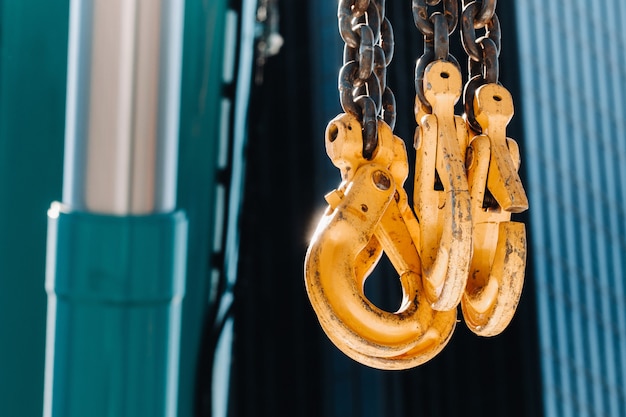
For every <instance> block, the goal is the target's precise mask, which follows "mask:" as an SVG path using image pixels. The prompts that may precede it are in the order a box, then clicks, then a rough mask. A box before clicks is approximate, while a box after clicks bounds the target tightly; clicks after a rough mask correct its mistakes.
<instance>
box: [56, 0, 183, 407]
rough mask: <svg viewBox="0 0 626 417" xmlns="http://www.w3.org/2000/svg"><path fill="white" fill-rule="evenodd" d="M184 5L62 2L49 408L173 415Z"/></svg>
mask: <svg viewBox="0 0 626 417" xmlns="http://www.w3.org/2000/svg"><path fill="white" fill-rule="evenodd" d="M182 31H183V0H150V1H144V0H72V1H71V5H70V29H69V48H68V78H67V104H66V136H65V162H64V178H63V199H62V203H59V202H55V203H53V204H52V207H51V208H50V210H49V211H48V243H47V265H46V291H47V294H48V320H47V340H46V361H45V362H46V369H45V383H44V416H45V417H79V416H81V417H83V416H89V417H111V416H115V417H131V416H133V417H134V416H144V415H145V416H151V417H152V416H163V417H174V416H176V415H177V408H178V404H177V394H178V366H179V365H178V363H179V346H180V332H181V330H180V326H181V303H182V298H183V295H184V287H185V265H186V256H187V246H186V243H187V219H186V215H185V214H184V213H183V212H182V211H179V210H176V180H177V178H176V177H177V175H176V172H177V157H178V124H179V112H180V106H179V97H180V71H181V55H182Z"/></svg>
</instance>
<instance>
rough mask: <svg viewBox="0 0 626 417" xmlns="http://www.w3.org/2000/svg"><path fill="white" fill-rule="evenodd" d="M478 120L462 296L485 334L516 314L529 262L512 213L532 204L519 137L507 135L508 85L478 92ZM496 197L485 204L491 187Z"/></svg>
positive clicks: (472, 324)
mask: <svg viewBox="0 0 626 417" xmlns="http://www.w3.org/2000/svg"><path fill="white" fill-rule="evenodd" d="M474 105H475V113H476V117H477V120H478V121H479V123H480V124H481V127H482V128H483V134H482V135H478V136H475V137H474V138H473V139H472V141H471V142H470V148H469V151H468V158H467V160H468V170H467V173H468V182H469V186H470V195H471V200H472V219H473V224H474V229H473V233H474V239H473V241H474V253H473V256H472V262H471V267H470V275H469V279H468V282H467V287H466V290H465V294H464V296H463V299H462V301H461V308H462V311H463V317H464V318H465V322H466V324H467V326H468V327H469V328H470V329H471V330H472V331H473V332H474V333H476V334H478V335H481V336H494V335H497V334H499V333H501V332H502V331H503V330H504V329H505V328H506V327H507V326H508V324H509V323H510V321H511V320H512V318H513V315H514V314H515V310H516V308H517V304H518V302H519V298H520V295H521V292H522V287H523V283H524V272H525V268H526V229H525V226H524V224H523V223H518V222H512V221H510V220H511V213H512V212H519V211H522V210H525V209H527V208H528V200H527V198H526V194H525V192H524V188H523V186H522V184H521V181H520V179H519V176H518V173H517V172H518V169H519V164H520V153H519V148H518V146H517V143H516V142H515V141H514V140H513V139H508V138H507V137H506V126H507V124H508V123H509V121H510V119H511V117H512V116H513V102H512V98H511V96H510V94H509V93H508V91H507V90H506V89H505V88H504V87H502V86H499V85H497V84H487V85H484V86H482V87H480V88H479V89H478V90H477V92H476V98H475V101H474ZM487 190H488V191H489V193H490V194H491V195H492V196H493V197H494V199H495V202H491V203H490V204H487V205H485V204H484V200H485V195H486V191H487Z"/></svg>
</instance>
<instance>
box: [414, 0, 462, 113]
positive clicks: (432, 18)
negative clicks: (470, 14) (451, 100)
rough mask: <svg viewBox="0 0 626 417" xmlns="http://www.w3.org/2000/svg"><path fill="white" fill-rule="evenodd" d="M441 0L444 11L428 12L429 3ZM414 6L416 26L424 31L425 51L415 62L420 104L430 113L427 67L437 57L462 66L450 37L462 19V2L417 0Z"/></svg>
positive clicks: (416, 90)
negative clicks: (455, 54)
mask: <svg viewBox="0 0 626 417" xmlns="http://www.w3.org/2000/svg"><path fill="white" fill-rule="evenodd" d="M440 3H441V5H442V10H441V11H434V12H432V13H429V12H428V9H429V6H431V7H432V6H437V5H438V4H440ZM412 10H413V21H414V22H415V26H416V27H417V29H419V31H420V32H421V33H422V35H424V53H423V54H422V56H421V57H420V58H419V59H418V60H417V64H416V65H415V92H416V95H417V103H416V104H418V105H420V106H421V107H422V109H423V110H424V111H425V112H426V113H431V112H432V107H431V105H430V103H429V102H428V100H427V99H426V97H425V96H424V85H423V81H424V70H425V69H426V67H427V66H428V64H430V63H431V62H433V61H436V60H445V61H449V62H452V63H454V64H455V65H456V66H457V67H459V68H460V66H459V64H458V62H457V60H456V58H455V57H454V56H453V55H451V54H450V41H449V39H450V35H452V33H454V31H455V29H456V27H457V24H458V21H459V4H458V0H413V3H412ZM416 114H418V112H417V111H416ZM418 123H419V121H418Z"/></svg>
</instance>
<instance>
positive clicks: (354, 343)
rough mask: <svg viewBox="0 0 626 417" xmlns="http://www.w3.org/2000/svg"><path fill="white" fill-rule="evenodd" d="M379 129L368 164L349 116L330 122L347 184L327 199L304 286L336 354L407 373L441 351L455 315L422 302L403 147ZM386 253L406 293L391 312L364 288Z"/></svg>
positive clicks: (334, 154) (332, 148) (331, 145)
mask: <svg viewBox="0 0 626 417" xmlns="http://www.w3.org/2000/svg"><path fill="white" fill-rule="evenodd" d="M379 130H380V133H379V138H380V146H379V148H380V149H379V150H378V151H377V152H376V153H375V156H374V158H373V160H372V161H371V162H370V161H366V160H364V159H363V158H362V156H361V155H362V154H361V146H360V144H362V142H361V141H360V138H358V136H359V134H360V127H359V124H358V121H356V119H355V118H354V117H352V116H350V115H341V116H340V117H338V118H336V119H335V120H333V121H332V122H331V123H330V124H329V128H328V129H327V149H328V153H329V156H331V159H332V160H333V162H334V163H335V165H337V166H338V167H340V169H341V171H342V177H343V179H344V181H343V182H342V184H341V185H340V187H339V189H337V190H335V191H333V192H332V193H330V194H329V195H328V196H327V201H328V202H329V205H330V207H329V208H328V209H327V211H326V213H325V215H324V216H323V217H322V219H321V221H320V223H319V224H318V227H317V230H316V232H315V234H314V236H313V239H312V240H311V243H310V246H309V248H308V250H307V254H306V258H305V283H306V288H307V294H308V295H309V298H310V301H311V304H312V306H313V308H314V310H315V312H316V314H317V316H318V320H319V322H320V325H321V326H322V328H323V329H324V331H325V332H326V334H327V336H328V337H329V338H330V339H331V340H332V341H333V343H335V345H336V346H337V347H338V348H339V349H340V350H342V351H343V352H344V353H345V354H346V355H348V356H349V357H351V358H353V359H355V360H357V361H359V362H361V363H363V364H366V365H368V366H371V367H375V368H379V369H406V368H410V367H414V366H417V365H419V364H422V363H424V362H426V361H427V360H429V359H431V358H432V357H434V356H435V355H436V354H437V353H439V352H440V351H441V350H442V349H443V347H444V346H445V345H446V343H447V342H448V341H449V339H450V336H451V334H452V331H453V330H454V326H455V323H456V311H450V312H436V311H433V310H432V309H431V308H430V306H429V305H428V303H427V302H425V301H426V300H425V299H423V291H422V285H421V276H420V262H419V256H418V254H417V250H416V249H415V245H414V243H413V237H412V236H411V231H410V230H409V229H410V227H409V226H407V225H406V224H405V222H404V216H408V215H410V214H409V213H410V209H409V210H408V213H407V211H406V209H405V208H403V207H402V204H404V205H406V194H405V193H404V190H403V189H402V187H401V184H402V181H403V180H404V179H405V178H406V176H407V173H408V162H407V161H406V151H405V150H404V143H403V142H402V141H401V140H400V139H399V138H396V137H394V136H393V134H392V133H391V130H390V128H389V127H388V126H387V125H386V124H384V123H383V122H380V127H379ZM353 141H354V143H351V142H353ZM400 151H403V152H404V160H403V159H402V158H398V154H401V153H402V152H400ZM392 172H394V173H395V175H394V174H392ZM398 180H399V181H398ZM398 183H399V184H400V187H398V186H397V184H398ZM406 208H408V206H407V207H406ZM411 227H413V226H411ZM383 249H384V250H385V252H386V253H387V255H388V256H389V258H390V260H391V262H392V263H393V265H394V267H395V268H396V270H397V272H398V273H399V275H400V278H399V279H400V283H401V285H402V289H403V294H404V297H403V300H402V305H401V307H400V309H399V310H398V311H396V312H394V313H390V312H386V311H383V310H381V309H379V308H378V307H376V306H375V305H373V304H372V303H371V302H370V301H369V300H368V299H367V298H366V297H365V295H364V291H363V285H364V282H365V280H366V279H367V276H368V275H369V273H370V272H371V270H372V269H373V268H374V266H375V265H376V263H377V262H378V259H379V258H380V256H381V255H382V251H383Z"/></svg>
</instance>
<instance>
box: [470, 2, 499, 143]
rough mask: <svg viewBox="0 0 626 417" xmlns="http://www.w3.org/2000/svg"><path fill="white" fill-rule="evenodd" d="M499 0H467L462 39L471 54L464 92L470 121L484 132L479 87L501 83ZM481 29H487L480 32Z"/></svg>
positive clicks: (478, 130)
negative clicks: (477, 102) (477, 99)
mask: <svg viewBox="0 0 626 417" xmlns="http://www.w3.org/2000/svg"><path fill="white" fill-rule="evenodd" d="M496 3H497V0H482V1H471V2H469V1H466V0H463V12H462V14H461V41H462V44H463V48H464V49H465V52H466V53H467V56H468V57H469V60H468V67H469V74H468V81H467V83H466V85H465V91H464V94H463V105H464V108H465V115H466V118H467V123H468V124H469V126H470V127H471V128H472V130H474V131H475V132H477V133H481V132H482V128H481V127H480V124H479V123H478V122H477V121H476V116H475V114H474V105H473V103H474V95H475V93H476V90H477V89H478V88H479V87H480V86H482V85H484V84H488V83H496V84H497V83H498V77H499V63H498V57H499V56H500V21H499V20H498V16H497V15H496V13H495V10H496ZM477 30H479V31H480V30H482V31H484V34H483V35H482V36H480V37H479V36H478V34H477V33H476V31H477Z"/></svg>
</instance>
